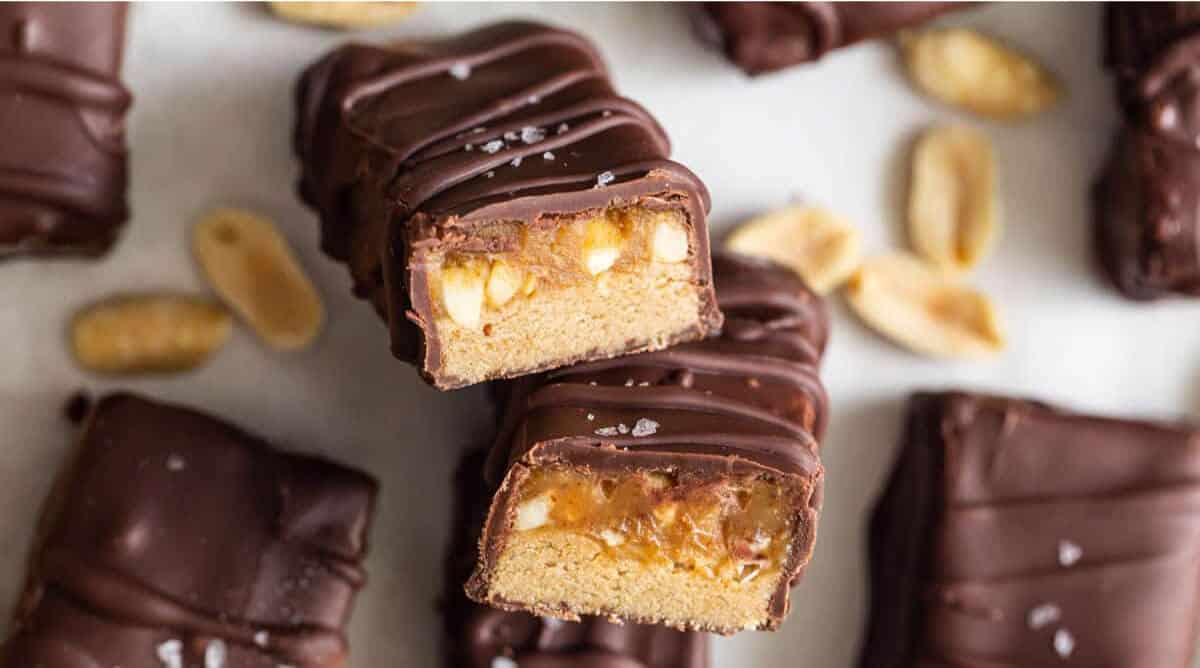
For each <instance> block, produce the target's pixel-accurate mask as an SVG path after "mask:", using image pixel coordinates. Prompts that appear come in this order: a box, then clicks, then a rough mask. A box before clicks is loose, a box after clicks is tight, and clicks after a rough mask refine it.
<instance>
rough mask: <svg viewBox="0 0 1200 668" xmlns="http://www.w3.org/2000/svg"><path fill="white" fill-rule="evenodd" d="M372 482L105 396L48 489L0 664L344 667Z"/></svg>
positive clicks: (179, 415)
mask: <svg viewBox="0 0 1200 668" xmlns="http://www.w3.org/2000/svg"><path fill="white" fill-rule="evenodd" d="M376 488H377V485H376V483H375V481H374V480H373V479H372V478H370V477H368V476H367V475H365V474H363V473H360V472H357V471H354V470H351V469H347V468H343V467H342V466H339V465H337V464H334V463H332V462H329V461H327V460H324V459H319V458H315V457H309V456H303V455H293V454H285V453H282V452H279V451H276V450H273V449H271V448H270V447H269V446H268V445H266V444H265V443H263V442H262V441H260V440H258V439H257V438H255V437H253V436H250V435H248V434H246V433H244V432H242V431H239V430H238V429H236V428H234V427H232V426H230V425H227V424H225V423H223V422H220V421H218V420H215V419H213V418H210V417H207V416H205V415H202V414H200V413H197V412H194V411H191V410H188V409H185V408H180V407H176V406H171V405H167V404H160V403H155V402H152V401H148V400H145V399H141V398H138V397H135V396H132V395H127V394H116V395H110V396H108V397H106V398H104V399H102V400H101V401H100V402H99V403H98V404H97V405H96V407H95V409H94V410H93V412H92V414H91V417H90V419H89V421H88V423H87V427H86V432H85V433H84V435H83V439H82V442H81V443H80V445H79V449H78V451H77V453H76V454H75V457H74V461H73V462H72V464H71V465H70V466H69V467H67V469H66V470H65V471H64V473H63V474H62V475H61V477H60V478H59V481H58V485H57V487H56V488H55V490H54V492H53V493H52V495H51V497H50V499H49V501H48V502H47V503H46V506H45V510H44V516H43V520H42V524H41V527H40V533H39V538H38V541H37V545H36V546H35V548H34V553H33V557H32V559H31V564H30V571H29V577H28V581H27V584H26V589H25V594H24V596H23V598H22V600H21V603H20V604H19V605H18V609H17V613H16V619H15V623H14V625H13V632H12V635H11V636H10V637H9V639H8V641H7V642H6V643H5V644H4V645H3V647H2V648H0V665H4V666H12V667H14V668H15V667H16V666H28V667H31V668H32V667H34V666H46V667H50V666H53V668H95V667H96V666H121V667H122V668H164V667H168V668H170V667H174V668H182V667H183V666H189V667H190V666H207V667H214V666H217V667H223V668H275V667H277V666H282V665H286V666H294V667H295V668H342V666H345V665H346V660H347V659H346V656H347V642H346V635H345V632H344V626H345V624H346V621H347V618H348V617H349V615H350V610H351V606H352V604H353V601H354V597H355V595H356V593H357V592H358V590H359V589H360V588H361V587H362V586H363V584H364V581H365V577H366V576H365V573H364V571H363V567H362V561H363V558H364V555H365V552H366V538H367V530H368V528H369V525H370V521H371V515H372V512H373V508H374V503H375V495H376Z"/></svg>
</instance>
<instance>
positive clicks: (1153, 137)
mask: <svg viewBox="0 0 1200 668" xmlns="http://www.w3.org/2000/svg"><path fill="white" fill-rule="evenodd" d="M1105 9H1106V12H1107V13H1106V16H1105V39H1106V63H1107V65H1108V67H1109V68H1110V70H1111V71H1112V73H1113V75H1114V77H1115V79H1116V83H1117V93H1118V98H1119V100H1120V104H1121V108H1122V112H1123V116H1124V120H1123V124H1122V128H1121V129H1120V130H1119V132H1118V134H1117V138H1116V141H1115V142H1114V147H1113V149H1112V151H1111V153H1110V155H1109V158H1108V162H1107V164H1106V165H1105V167H1104V170H1103V172H1102V173H1101V175H1100V179H1099V182H1098V183H1097V185H1096V188H1095V191H1094V200H1095V216H1096V224H1095V235H1096V247H1097V255H1098V257H1099V260H1100V263H1101V265H1102V267H1103V268H1104V270H1105V273H1106V274H1107V275H1108V276H1109V278H1110V279H1111V280H1112V282H1113V284H1114V285H1115V286H1116V287H1117V289H1119V290H1120V291H1121V292H1122V293H1124V294H1125V295H1126V296H1128V297H1130V298H1133V299H1154V298H1157V297H1162V296H1165V295H1168V294H1171V293H1177V294H1185V295H1192V296H1200V214H1198V213H1197V211H1198V208H1197V207H1198V205H1200V9H1197V8H1196V6H1195V5H1194V4H1193V3H1183V2H1175V3H1118V4H1115V5H1109V6H1107V7H1106V8H1105Z"/></svg>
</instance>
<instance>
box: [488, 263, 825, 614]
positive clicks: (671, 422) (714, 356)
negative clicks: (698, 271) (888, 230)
mask: <svg viewBox="0 0 1200 668" xmlns="http://www.w3.org/2000/svg"><path fill="white" fill-rule="evenodd" d="M713 268H714V276H715V279H716V285H717V299H718V301H719V302H720V304H721V308H722V310H723V311H724V312H725V314H726V323H727V325H726V328H725V330H724V332H723V333H722V334H721V335H720V336H717V337H713V338H709V339H707V340H705V341H701V342H696V343H690V344H684V345H681V346H677V347H675V348H673V349H670V350H666V351H661V352H653V353H644V354H640V355H632V356H628V357H622V358H618V359H615V360H606V361H602V362H593V363H587V364H580V365H576V366H574V367H569V368H565V369H560V370H557V371H554V372H551V373H549V374H546V375H545V376H543V377H541V378H535V379H522V380H521V381H519V382H517V383H515V384H514V386H513V388H512V389H511V391H510V395H509V396H510V398H509V404H508V409H507V413H506V416H505V419H504V422H503V425H502V427H501V431H500V434H499V437H498V438H497V441H496V446H495V448H494V449H493V452H492V456H491V460H490V462H489V465H488V470H489V474H488V475H489V478H490V479H491V480H492V481H493V482H494V483H496V484H499V485H500V491H499V493H498V494H497V496H496V501H495V504H494V505H493V508H492V511H491V514H490V516H489V519H488V527H487V529H486V530H485V535H484V545H485V548H484V549H485V553H484V555H483V558H482V559H481V562H480V566H479V569H478V570H477V571H476V575H475V577H474V578H473V579H472V583H471V584H469V585H468V593H471V594H472V596H473V597H476V598H482V597H483V596H484V592H485V589H486V579H487V577H488V573H489V572H490V569H491V568H492V564H493V563H494V560H495V559H496V558H497V556H498V554H497V552H498V550H499V549H500V544H501V542H502V535H503V532H504V527H503V523H504V521H505V520H504V518H505V517H507V514H506V512H505V508H506V506H505V504H506V503H508V501H509V499H508V496H509V494H511V489H510V487H511V485H512V484H513V481H512V480H510V479H506V480H505V481H504V482H503V483H501V482H500V480H501V478H503V477H505V475H506V471H511V469H510V467H513V466H514V465H516V464H518V463H519V464H520V465H522V466H527V467H536V466H540V465H545V464H547V463H551V462H553V461H555V460H567V461H570V462H573V463H577V464H581V465H585V466H589V467H592V468H597V469H610V470H611V469H616V470H621V469H636V468H642V467H650V468H653V467H660V468H662V467H665V468H672V469H676V470H679V471H685V472H689V473H692V474H707V475H713V474H716V475H725V474H731V473H747V472H751V473H754V472H757V473H762V472H764V471H768V472H770V473H771V474H773V475H777V476H782V477H787V478H792V479H796V480H805V481H810V482H811V483H812V484H813V493H812V498H811V499H810V505H809V507H807V508H803V509H796V512H797V516H798V521H799V522H801V523H802V526H803V525H806V524H811V523H813V522H815V519H816V509H817V507H818V506H819V501H820V491H819V490H820V481H821V479H822V476H823V469H822V467H821V464H820V461H819V457H818V454H817V450H818V441H817V439H818V437H819V436H820V434H821V432H822V430H823V429H824V425H825V421H826V412H827V398H826V395H825V391H824V388H823V386H822V385H821V382H820V379H819V377H818V374H817V364H818V363H819V361H820V355H821V353H822V352H823V351H824V347H825V343H826V340H827V338H828V334H829V317H828V312H827V310H826V307H825V305H824V303H823V302H822V301H821V300H820V298H818V297H817V296H816V295H815V294H813V293H812V292H811V291H809V290H808V289H807V287H805V286H804V284H803V282H802V281H801V280H800V279H799V278H797V277H796V276H795V275H793V274H791V273H790V272H789V271H787V270H786V269H783V268H782V267H779V266H777V265H773V264H770V263H768V262H765V261H761V260H757V259H752V258H746V257H739V256H732V255H717V256H714V257H713ZM639 423H641V424H643V425H647V424H652V425H653V426H652V429H650V430H642V431H641V432H639V431H638V430H637V429H635V427H637V426H638V424H639ZM647 432H648V433H647ZM508 478H511V476H508ZM808 534H809V535H808V537H807V538H808V542H807V544H806V545H800V546H798V547H797V549H795V550H793V553H792V558H793V562H792V563H791V564H789V566H788V569H787V570H786V571H785V572H786V573H787V574H788V575H787V577H785V578H784V580H785V582H784V584H783V586H782V587H781V589H780V591H779V593H778V594H777V595H776V597H775V599H774V600H773V602H772V611H771V614H772V617H773V621H774V622H775V623H777V622H778V621H779V620H781V619H782V617H783V616H784V615H786V612H787V605H788V603H787V586H788V584H789V583H790V582H791V581H792V580H793V579H794V578H796V577H798V575H799V573H800V569H801V568H802V566H803V564H804V563H806V562H807V560H808V557H809V555H810V554H811V548H812V542H811V540H812V538H813V537H814V534H813V532H811V531H809V532H808ZM491 603H493V604H500V605H503V604H504V602H497V601H491Z"/></svg>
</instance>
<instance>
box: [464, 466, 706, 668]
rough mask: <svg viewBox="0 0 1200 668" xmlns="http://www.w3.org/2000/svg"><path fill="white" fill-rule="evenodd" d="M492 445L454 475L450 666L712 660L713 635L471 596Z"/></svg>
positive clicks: (693, 664) (702, 663)
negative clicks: (512, 608) (540, 612)
mask: <svg viewBox="0 0 1200 668" xmlns="http://www.w3.org/2000/svg"><path fill="white" fill-rule="evenodd" d="M485 455H486V452H485V451H483V450H477V451H474V452H470V453H468V454H467V455H466V456H464V457H463V460H462V463H461V464H460V465H459V468H458V473H457V475H456V476H455V489H456V491H457V498H456V503H455V525H454V526H455V531H454V533H453V535H452V536H453V539H452V542H451V545H450V552H449V554H448V555H447V562H446V565H447V568H446V570H447V577H446V595H445V598H444V600H443V601H442V611H443V619H444V623H445V649H446V657H447V660H446V666H447V667H448V668H502V667H504V666H510V667H511V666H513V665H514V664H515V665H517V666H521V667H522V668H525V667H533V668H558V667H561V668H576V667H578V666H584V667H588V668H706V667H707V666H708V638H707V636H705V635H704V634H702V633H694V632H684V631H675V630H673V629H668V628H665V627H662V626H654V625H645V624H613V623H611V622H607V621H605V620H603V619H601V618H599V617H585V618H583V619H582V620H581V621H580V622H564V621H561V620H558V619H554V618H550V617H536V616H534V615H531V614H529V613H525V612H509V611H504V610H497V609H495V608H489V607H487V606H483V605H479V604H477V603H472V602H471V601H470V599H468V598H467V597H466V595H465V594H464V593H463V588H462V584H463V582H464V581H465V580H466V578H467V576H469V575H470V573H471V569H472V568H473V567H474V565H475V560H476V557H477V555H478V552H479V528H480V526H481V524H482V522H483V519H484V516H485V514H486V513H487V509H488V502H489V501H490V499H491V495H490V494H489V493H488V488H487V485H486V484H484V480H483V477H482V470H483V462H484V460H485Z"/></svg>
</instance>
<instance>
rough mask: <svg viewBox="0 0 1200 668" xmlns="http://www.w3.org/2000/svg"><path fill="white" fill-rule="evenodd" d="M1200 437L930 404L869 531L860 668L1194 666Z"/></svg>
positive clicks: (1054, 413) (1053, 413) (1199, 601)
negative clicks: (865, 625)
mask: <svg viewBox="0 0 1200 668" xmlns="http://www.w3.org/2000/svg"><path fill="white" fill-rule="evenodd" d="M1198 529H1200V431H1198V430H1196V429H1191V428H1187V427H1184V426H1182V425H1178V426H1171V425H1158V424H1152V423H1148V422H1137V421H1132V420H1116V419H1106V418H1098V417H1088V416H1083V415H1077V414H1071V413H1066V412H1062V411H1058V410H1055V409H1053V408H1050V407H1048V406H1045V405H1043V404H1039V403H1033V402H1029V401H1021V400H1017V399H1003V398H998V397H985V396H974V395H969V394H963V393H955V392H951V393H945V394H919V395H916V396H915V397H913V399H912V401H911V403H910V405H909V415H908V427H907V434H906V436H905V442H904V444H903V448H902V450H901V453H900V458H899V461H898V462H897V464H896V468H895V470H894V472H893V473H892V477H891V480H890V481H889V482H888V485H887V489H886V490H885V491H884V494H883V497H882V498H881V499H880V500H879V504H878V506H877V507H876V510H875V515H874V518H873V519H872V521H871V535H870V561H871V564H870V571H871V616H870V624H869V628H868V633H867V638H866V644H865V647H864V649H863V653H862V657H861V661H860V663H859V665H860V666H862V668H892V667H894V668H901V667H904V668H908V667H909V666H1022V667H1025V668H1057V667H1059V666H1155V667H1156V668H1168V667H1174V668H1187V667H1189V666H1191V665H1193V664H1192V657H1193V653H1194V648H1195V641H1196V632H1197V626H1196V620H1197V617H1196V610H1197V606H1200V562H1197V557H1196V555H1197V554H1200V552H1198V549H1200V531H1198Z"/></svg>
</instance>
